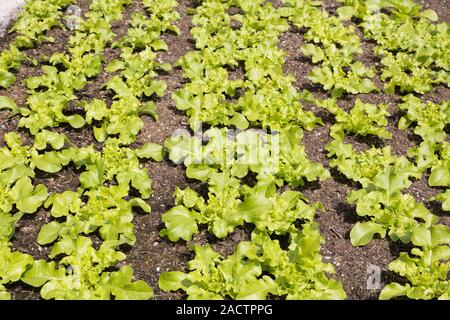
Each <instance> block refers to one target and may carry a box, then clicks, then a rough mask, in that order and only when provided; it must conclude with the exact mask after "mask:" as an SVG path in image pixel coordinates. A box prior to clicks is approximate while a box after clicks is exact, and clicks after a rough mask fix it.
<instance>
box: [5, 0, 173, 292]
mask: <svg viewBox="0 0 450 320" xmlns="http://www.w3.org/2000/svg"><path fill="white" fill-rule="evenodd" d="M130 3H131V1H129V0H117V1H114V2H113V3H111V2H108V3H106V2H104V1H98V0H94V1H93V2H92V4H91V6H90V12H89V13H88V14H87V15H86V16H87V17H88V19H87V20H86V21H82V22H81V25H80V29H79V30H78V31H77V32H76V34H75V35H74V36H73V37H71V39H70V41H69V43H71V44H72V45H69V52H70V55H66V54H55V55H54V59H52V61H53V63H55V65H56V66H60V65H61V64H63V65H64V71H59V70H58V69H56V67H53V66H45V67H43V69H44V74H43V76H41V77H36V78H29V79H27V80H26V82H27V83H28V85H29V88H30V87H31V88H30V98H29V101H30V99H32V98H33V97H35V96H39V95H40V93H41V92H44V93H46V94H48V95H49V96H50V97H60V98H61V97H63V98H61V100H65V101H62V102H61V101H60V102H61V103H60V104H59V107H58V110H57V111H56V112H55V110H54V109H53V110H49V109H48V108H45V109H44V108H39V109H36V108H34V109H33V108H28V110H30V109H31V110H33V111H35V112H32V113H30V114H31V115H32V116H33V117H34V118H33V120H32V121H30V118H29V116H30V114H28V113H25V112H23V110H24V109H25V108H23V107H22V108H19V107H17V106H16V105H15V103H14V101H12V100H11V99H10V98H7V97H2V98H1V100H0V107H1V108H8V109H11V110H12V111H13V114H19V115H20V116H21V119H20V121H19V126H20V125H21V124H22V126H25V127H27V128H28V129H29V130H30V133H32V134H33V135H34V144H33V145H32V146H26V145H23V143H22V141H21V140H20V136H19V135H18V134H17V133H9V134H7V135H5V141H6V143H7V146H6V147H5V148H3V149H2V153H3V154H4V155H5V158H4V159H6V161H4V162H2V167H1V168H2V170H3V171H4V172H3V171H2V174H3V173H4V176H5V181H4V182H3V180H2V183H3V184H4V185H5V189H4V190H7V191H8V190H9V192H8V193H7V196H8V197H5V199H6V200H8V199H9V202H6V204H5V206H2V217H3V216H4V218H3V219H2V220H4V221H2V224H1V226H2V231H3V230H5V231H4V234H5V235H4V238H2V240H3V242H2V250H5V252H6V251H7V252H8V254H9V256H7V255H5V256H2V258H3V259H2V261H1V262H2V271H3V270H5V272H4V273H2V274H1V275H0V279H2V282H1V284H8V283H11V282H14V281H18V280H19V279H20V280H21V281H23V282H25V283H27V284H29V285H31V286H34V287H42V288H41V296H42V297H43V298H45V299H52V298H55V299H109V298H111V297H112V296H114V298H115V299H149V298H151V297H152V295H153V290H152V289H151V288H150V287H149V286H148V285H147V284H146V283H145V282H144V281H141V280H138V281H134V277H133V271H132V269H131V268H130V267H129V266H122V267H117V263H118V262H119V261H123V260H125V258H126V257H125V254H124V253H123V252H121V251H120V246H121V245H124V244H127V245H133V244H134V243H135V241H136V237H135V235H134V226H133V224H132V220H133V208H134V207H139V208H141V209H142V210H143V211H144V212H150V210H151V208H150V206H149V205H148V204H147V202H146V201H145V200H146V199H148V198H149V197H150V195H151V179H150V177H149V175H148V172H147V171H146V170H145V169H143V168H142V165H141V161H140V160H141V159H153V160H156V161H159V160H161V159H162V156H163V150H162V147H161V146H158V145H155V144H152V143H147V144H144V145H143V146H141V147H139V148H131V147H129V146H128V145H130V144H131V143H132V142H134V141H135V140H136V135H137V134H138V132H139V130H140V129H141V128H142V124H141V123H142V121H141V119H140V118H139V115H141V114H142V113H145V112H146V111H148V112H149V113H151V114H153V115H155V110H156V107H155V105H154V104H153V103H152V102H141V101H140V99H141V98H142V95H143V91H145V94H146V96H148V97H150V96H152V95H153V93H155V92H157V93H158V94H159V95H162V94H163V92H164V91H165V84H164V83H162V82H161V81H159V80H154V78H155V77H156V76H157V73H156V71H155V70H158V68H163V69H168V66H167V65H163V66H162V67H161V65H160V64H158V63H156V62H155V60H156V57H157V55H156V50H161V49H165V48H166V46H165V43H164V42H163V41H162V40H160V36H161V34H162V33H163V32H165V31H166V30H173V31H176V30H177V29H176V27H174V26H173V23H174V22H175V21H176V20H177V19H178V14H177V13H176V11H175V8H176V6H177V5H178V4H177V2H176V1H172V2H170V4H169V3H168V2H167V1H163V0H152V1H148V0H145V1H144V2H143V4H144V6H145V7H146V8H147V10H148V14H149V15H150V18H147V17H146V15H144V14H137V13H136V14H134V16H133V18H132V20H133V22H132V26H131V28H130V29H129V30H128V33H127V35H126V36H124V37H122V38H121V39H120V40H119V41H118V42H117V43H115V44H113V46H118V47H119V48H120V50H121V52H122V55H121V57H122V59H123V60H120V59H119V60H114V61H112V62H111V63H110V64H109V65H108V66H107V67H106V69H107V70H108V71H109V72H116V71H119V70H120V73H118V74H117V75H116V76H114V77H113V78H112V79H111V81H110V82H108V83H105V87H107V88H108V89H111V90H112V91H113V92H114V93H115V94H117V97H116V99H117V100H116V99H115V101H114V102H113V104H112V105H110V106H107V105H106V104H105V103H104V102H103V101H101V100H94V101H92V102H79V103H78V105H79V109H81V110H82V111H81V112H79V113H81V114H76V115H73V118H69V117H71V116H65V115H64V113H63V111H64V110H65V108H66V107H67V106H68V101H69V100H70V101H73V100H74V99H76V96H75V94H74V93H75V92H76V90H80V89H82V88H83V87H84V86H85V85H86V83H87V82H88V81H90V80H91V79H92V78H93V77H95V76H96V75H98V74H99V73H100V72H101V70H102V54H103V50H104V49H105V48H106V46H108V44H109V43H111V41H112V40H113V39H114V36H115V35H114V33H113V32H112V31H111V23H112V22H114V21H118V20H120V19H122V14H123V11H124V10H125V6H127V5H129V4H130ZM171 12H172V14H170V13H171ZM142 34H146V35H147V38H146V39H145V42H143V43H142V42H141V43H140V44H139V45H136V43H138V42H139V41H140V40H142V38H141V35H142ZM136 64H139V67H140V72H141V73H136V69H137V65H136ZM143 65H145V66H148V68H147V69H145V68H142V66H143ZM112 69H114V70H112ZM42 87H45V88H46V89H47V91H42ZM125 101H128V103H125ZM53 103H55V101H53ZM52 106H54V104H53V105H52ZM63 117H66V118H63ZM73 119H77V120H73ZM44 120H47V122H45V121H44ZM71 121H72V122H71ZM73 121H75V122H76V124H75V125H74V122H73ZM92 121H95V126H94V129H93V130H94V132H93V134H94V136H95V138H96V139H97V140H98V141H99V142H103V144H102V146H101V148H100V150H96V148H95V147H94V146H93V145H91V146H88V147H83V148H79V147H75V146H72V143H71V142H70V141H69V139H68V138H67V137H66V136H65V135H63V134H60V133H57V132H52V131H48V130H46V129H44V128H47V127H58V126H60V124H61V123H65V122H69V124H70V125H71V126H72V127H74V128H81V127H83V126H84V125H85V123H88V124H93V123H92ZM127 121H131V122H132V123H129V122H127ZM97 125H98V126H97ZM109 135H110V136H111V137H109ZM50 147H51V148H50ZM97 149H98V148H97ZM69 166H70V167H72V168H76V169H77V170H79V171H80V175H79V186H78V188H77V190H68V191H65V192H63V193H52V194H48V192H47V189H46V187H45V186H44V185H38V186H36V187H34V186H33V184H32V180H31V179H32V178H33V177H34V176H35V174H36V173H35V170H36V169H38V170H40V171H44V172H48V173H57V172H59V171H61V170H62V169H63V168H66V167H69ZM132 189H135V190H137V192H138V193H139V196H138V197H132V196H131V192H132ZM22 194H23V197H24V198H22ZM23 202H25V203H30V205H29V206H28V207H27V206H25V207H24V206H23V204H22V203H23ZM41 207H44V208H45V209H47V211H48V212H49V214H50V216H51V217H52V218H53V219H52V221H51V222H49V223H47V224H45V225H44V226H43V227H42V229H41V230H40V232H39V235H38V239H37V241H38V243H39V244H40V245H50V244H51V245H52V247H51V250H50V254H49V258H50V261H46V260H37V261H33V259H32V257H31V256H29V255H24V254H21V253H18V252H13V251H11V244H10V243H9V242H8V241H9V240H10V239H11V237H12V236H13V235H14V226H15V223H16V222H17V220H18V219H19V218H20V217H21V216H22V215H23V214H24V213H33V212H36V210H38V209H39V208H41ZM16 211H17V212H16ZM15 212H16V213H15ZM13 213H14V214H13ZM3 222H4V223H3ZM91 235H95V237H98V238H99V240H101V241H100V243H99V242H98V241H97V242H93V240H92V239H91V237H90V236H91ZM3 266H4V268H3ZM11 268H15V270H16V273H11V272H9V271H10V270H11ZM9 274H11V275H12V276H9ZM2 289H3V291H2V294H3V296H2V297H3V298H9V297H10V296H9V294H8V293H7V292H6V291H4V289H5V287H4V286H2Z"/></svg>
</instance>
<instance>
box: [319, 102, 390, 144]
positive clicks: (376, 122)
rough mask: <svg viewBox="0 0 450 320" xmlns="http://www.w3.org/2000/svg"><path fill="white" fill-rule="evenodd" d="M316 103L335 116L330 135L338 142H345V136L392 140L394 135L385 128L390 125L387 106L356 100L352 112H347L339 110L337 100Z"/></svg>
mask: <svg viewBox="0 0 450 320" xmlns="http://www.w3.org/2000/svg"><path fill="white" fill-rule="evenodd" d="M316 103H317V105H319V106H320V107H322V108H325V109H326V110H328V111H329V112H331V113H332V114H333V115H334V116H335V119H336V123H335V124H334V125H333V127H332V128H331V132H330V135H331V137H333V138H334V139H336V140H343V139H344V136H345V134H355V135H360V136H367V135H375V136H378V137H381V138H386V139H391V138H392V133H390V132H389V131H387V130H386V129H385V128H384V127H386V126H387V124H388V121H387V119H386V116H389V115H390V114H389V112H388V111H387V108H388V106H387V105H385V104H380V105H379V106H375V105H373V104H370V103H363V102H362V101H361V100H359V99H356V102H355V105H354V106H353V108H352V109H351V110H350V112H345V111H344V110H342V109H341V108H339V106H338V105H337V103H336V99H328V100H317V102H316Z"/></svg>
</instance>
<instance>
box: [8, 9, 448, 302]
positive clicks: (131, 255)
mask: <svg viewBox="0 0 450 320" xmlns="http://www.w3.org/2000/svg"><path fill="white" fill-rule="evenodd" d="M272 2H274V3H275V4H276V5H281V1H279V0H273V1H272ZM419 2H421V3H424V4H425V6H426V7H427V8H432V9H435V10H436V11H437V12H438V13H439V17H440V20H442V21H447V22H449V21H450V4H449V3H448V1H447V0H440V1H439V0H432V1H419ZM179 3H180V6H179V8H178V11H179V13H180V14H181V19H180V20H179V22H178V23H177V25H178V27H179V28H180V30H181V35H180V36H176V35H174V34H165V35H164V36H163V38H164V40H166V42H167V44H168V46H169V50H168V51H167V52H162V53H160V55H159V58H158V59H159V60H161V61H163V62H168V63H170V64H171V65H172V67H173V70H172V71H170V72H168V73H166V74H161V75H160V79H163V80H165V81H166V83H167V87H168V89H167V92H166V94H165V95H164V97H162V98H160V99H156V100H155V101H156V103H157V110H158V115H159V120H158V121H154V120H153V119H152V118H150V117H144V123H145V126H144V128H143V129H142V130H141V133H140V134H139V137H138V141H137V145H142V144H144V143H147V142H155V143H160V144H162V143H164V141H165V140H166V139H167V138H168V137H170V136H171V134H172V133H173V131H174V130H176V129H180V128H187V118H186V116H184V115H183V113H181V112H179V111H178V110H176V108H175V107H174V105H173V102H172V101H171V94H172V92H174V91H175V90H177V89H178V88H180V87H181V86H182V85H183V81H184V79H183V77H182V73H181V70H180V69H179V68H177V67H176V62H177V60H178V59H179V58H180V57H181V56H183V55H184V54H185V53H186V52H188V51H190V50H195V48H194V45H193V42H192V40H191V36H190V33H189V29H190V28H191V26H192V25H191V17H190V16H188V15H187V14H186V9H187V8H188V7H189V6H192V3H191V1H190V0H179ZM325 3H326V7H327V9H328V10H329V11H330V12H334V11H335V8H336V6H337V3H336V1H334V0H327V1H325ZM78 4H79V5H80V6H81V7H82V9H83V12H84V13H85V12H86V11H87V10H88V6H89V1H88V0H79V1H78ZM142 10H143V8H142V6H141V5H140V1H138V0H135V1H134V3H133V5H131V6H130V7H129V8H127V10H126V12H125V14H124V17H123V20H122V21H120V22H117V23H116V24H115V25H114V28H113V30H114V32H116V34H117V35H118V37H119V36H122V35H124V34H125V33H126V30H127V28H128V26H129V22H130V16H131V14H132V13H133V12H134V11H142ZM50 33H51V34H52V35H53V36H54V37H55V39H56V41H55V43H54V44H44V45H41V46H39V47H37V48H36V49H32V50H29V51H27V53H28V54H29V55H30V56H32V57H33V58H35V59H37V60H38V62H39V63H40V64H42V63H46V61H47V58H48V57H49V56H50V55H51V54H52V53H54V52H63V51H64V50H65V47H66V44H67V40H68V37H69V35H70V31H68V30H58V29H55V30H52V31H51V32H50ZM14 36H15V35H14V34H10V35H7V36H5V37H4V38H3V39H2V38H0V50H2V49H3V48H5V47H6V46H7V44H8V43H9V42H10V41H11V40H12V39H13V38H14ZM362 43H363V48H364V54H362V55H361V56H360V57H358V58H359V59H360V60H361V61H362V62H363V63H365V64H366V65H373V64H377V63H378V58H377V57H375V56H374V55H373V53H372V50H371V49H372V47H371V46H373V45H372V44H371V43H368V42H366V41H363V42H362ZM302 44H303V36H302V34H301V33H300V32H299V31H298V30H296V29H295V28H293V27H291V28H290V30H289V31H288V32H286V33H284V34H283V35H282V36H281V38H280V42H279V47H280V48H281V49H283V50H284V51H285V52H286V65H285V72H286V73H287V74H291V75H293V76H294V78H295V80H296V83H295V86H296V88H297V89H298V90H299V91H301V90H303V89H308V90H310V91H312V92H313V93H314V94H315V95H316V96H317V97H321V98H326V96H327V95H326V92H323V91H322V90H321V89H320V88H318V87H317V86H315V85H313V84H312V83H311V81H309V79H308V78H307V75H308V73H309V72H310V71H311V70H312V68H313V65H312V64H311V62H310V61H309V59H308V58H306V57H304V56H302V54H301V51H300V50H299V47H300V46H301V45H302ZM117 55H118V51H117V50H114V49H111V48H107V49H106V50H105V61H104V65H106V64H107V63H108V62H109V61H111V60H112V59H114V58H116V57H117ZM39 72H40V68H39V67H34V66H32V65H31V64H28V63H25V64H24V65H23V66H22V67H21V68H20V70H18V71H17V72H16V75H17V79H18V81H17V82H16V83H15V84H14V85H13V86H12V87H11V88H9V89H8V90H0V95H7V96H10V97H11V98H13V99H14V100H15V101H16V102H18V103H19V104H24V103H25V101H26V99H27V93H26V89H25V88H24V86H23V85H22V84H21V81H22V80H23V79H25V78H27V77H29V76H34V75H38V74H39ZM232 76H236V77H240V76H242V75H241V74H238V75H232ZM109 77H110V75H109V74H108V73H107V72H106V71H105V72H102V73H101V74H100V75H98V77H96V78H95V79H93V80H92V81H91V82H90V83H89V84H88V85H87V86H86V88H85V89H84V90H82V91H81V92H79V93H77V95H78V97H79V98H80V100H81V101H89V100H91V99H94V98H99V99H105V100H106V101H108V102H110V101H111V94H110V92H108V91H107V90H104V89H103V84H104V83H105V82H106V81H107V79H109ZM376 84H377V85H378V86H379V87H380V88H381V87H382V84H381V82H380V81H379V79H378V80H376ZM356 98H360V99H361V100H363V101H364V102H369V103H374V104H379V103H385V104H388V105H389V106H390V112H391V117H390V118H389V125H388V130H390V131H391V132H392V133H393V135H394V138H393V139H392V140H379V139H359V138H354V137H349V138H348V139H349V142H351V143H352V144H353V145H354V146H355V148H357V149H358V150H362V149H366V148H368V147H370V145H372V144H373V145H376V146H382V145H391V146H392V148H393V151H394V153H395V154H396V155H406V153H407V150H408V148H410V147H411V146H413V145H415V144H416V143H417V137H415V136H414V135H413V134H412V132H411V131H405V132H403V131H400V130H398V129H397V122H398V119H399V117H400V116H401V114H399V113H398V112H397V111H396V109H395V105H396V104H397V103H398V102H399V97H397V96H392V95H387V94H384V93H379V94H367V95H358V96H357V97H354V96H348V97H344V98H343V99H340V101H339V105H340V106H341V107H342V108H344V109H345V110H348V109H350V108H351V106H352V105H353V104H354V102H355V99H356ZM449 98H450V90H449V89H448V88H446V87H443V86H440V87H436V88H435V90H434V91H433V92H432V93H430V94H427V95H425V99H428V100H430V101H433V102H436V103H437V102H440V101H444V100H448V99H449ZM305 109H307V110H310V111H312V112H313V113H314V114H315V115H316V116H319V117H321V118H322V119H323V121H324V125H323V126H317V127H316V129H315V130H314V131H312V132H305V134H304V138H303V144H304V145H305V148H306V151H307V153H308V156H309V158H310V159H312V160H314V161H317V162H319V163H321V164H323V165H324V166H325V167H326V168H328V169H329V170H331V172H332V176H333V178H331V179H329V180H327V181H324V182H320V183H310V184H307V185H306V186H304V187H301V188H299V190H300V191H302V192H303V193H304V194H305V195H306V197H307V198H308V199H310V200H311V202H317V201H320V202H322V203H323V204H324V207H325V209H324V210H321V211H319V212H318V214H317V221H318V223H319V226H320V230H321V232H322V235H323V237H324V238H325V240H326V242H325V244H324V245H323V247H322V254H323V257H324V259H325V260H326V261H329V262H331V263H333V264H334V266H335V267H336V271H337V272H336V275H335V278H336V279H338V280H340V281H341V282H342V283H343V285H344V288H345V290H346V292H347V294H348V297H349V298H350V299H376V298H377V297H378V294H379V291H380V290H373V289H371V290H369V289H367V280H368V276H369V275H370V274H369V273H368V268H369V267H371V266H376V267H379V268H380V269H381V271H382V278H381V280H382V283H381V287H383V285H384V284H386V283H389V282H391V281H394V280H395V281H402V279H399V277H398V276H396V275H395V274H393V273H391V272H389V271H388V269H387V265H388V264H389V262H390V261H392V260H394V259H395V258H396V257H398V254H399V252H401V251H404V250H408V248H407V247H405V246H401V245H398V244H394V243H392V241H389V240H385V239H375V240H374V241H372V242H371V243H370V244H369V245H367V246H364V247H353V246H352V245H351V243H350V240H349V232H350V230H351V228H352V226H353V225H354V224H355V223H356V222H357V221H359V217H358V216H357V214H356V212H355V208H354V207H353V206H350V205H348V204H347V202H346V197H347V195H348V193H349V192H350V191H351V190H354V189H357V188H358V185H357V184H356V183H353V182H351V181H349V180H347V179H346V178H345V177H343V176H342V175H340V174H339V173H338V172H336V171H335V170H333V169H331V168H330V167H329V161H328V159H327V157H326V151H325V150H324V147H325V145H326V144H327V143H328V142H330V137H329V130H330V127H331V125H332V121H333V117H332V116H331V115H330V114H329V113H328V112H326V111H324V110H322V109H320V108H318V107H316V106H312V105H305ZM17 122H18V120H17V118H12V119H11V118H9V113H8V112H7V111H0V147H2V146H3V145H4V144H3V141H2V140H3V135H4V134H5V133H7V132H9V131H15V130H16V128H17ZM61 132H64V133H66V134H67V135H68V136H69V138H70V140H71V141H72V142H73V143H74V144H75V145H77V146H86V145H89V144H92V143H94V139H93V137H92V132H91V130H88V129H86V130H81V131H80V130H71V129H68V128H64V129H62V131H61ZM21 134H22V135H23V136H24V138H25V140H26V141H29V142H30V139H31V137H30V136H29V135H27V134H26V133H25V131H22V130H21ZM144 166H145V167H146V168H147V169H148V171H149V172H150V175H151V177H152V180H153V195H152V197H151V199H150V200H149V203H150V205H151V207H152V213H150V214H146V215H141V214H136V215H135V220H134V224H135V226H136V227H135V228H136V229H135V231H136V236H137V243H136V245H135V246H133V247H132V248H131V249H130V250H129V251H128V252H127V260H126V261H125V263H127V264H130V265H131V266H132V267H133V269H134V270H135V276H136V279H141V280H144V281H146V282H147V283H149V285H150V286H152V287H153V288H154V290H155V299H180V298H184V297H185V296H184V294H183V293H180V292H176V293H167V292H162V291H160V290H159V289H158V277H159V274H160V273H161V272H163V271H170V270H186V266H187V262H188V261H189V259H190V258H192V255H191V252H190V250H189V248H188V247H189V245H190V244H205V243H211V244H212V245H213V246H214V248H215V249H216V250H218V251H219V252H221V253H222V254H224V255H226V254H230V253H231V252H232V251H233V249H234V247H235V245H236V244H237V243H239V242H240V241H242V240H245V239H248V235H249V231H248V230H246V229H245V228H243V229H238V230H236V231H235V232H234V233H233V234H231V235H230V236H228V237H227V238H226V239H224V240H222V241H218V240H217V239H214V238H213V237H211V236H210V235H207V233H206V232H205V231H204V230H203V231H202V232H201V233H200V234H199V235H198V236H196V237H195V239H194V240H192V241H191V242H190V243H185V242H180V243H175V244H174V243H171V242H170V241H168V240H167V239H162V238H161V237H159V234H158V232H159V230H160V228H161V227H162V222H161V215H162V214H163V213H164V212H165V211H166V210H168V209H169V208H170V207H171V206H172V205H173V199H172V194H173V192H174V191H175V189H176V188H177V187H179V188H185V187H187V186H190V187H191V188H193V189H196V190H199V189H201V188H203V187H204V186H203V185H202V184H199V183H196V182H193V181H190V180H188V179H186V177H185V173H184V170H183V168H182V167H180V166H175V165H173V164H172V163H171V162H170V161H169V160H168V159H165V160H163V161H161V162H159V163H151V162H146V163H144ZM426 179H427V177H424V178H423V179H421V180H420V181H416V182H414V183H413V184H412V186H411V187H410V188H409V189H408V190H406V192H408V193H410V194H412V195H413V196H414V197H415V198H416V199H417V200H418V201H424V203H425V204H426V206H427V207H428V208H429V209H430V210H431V211H432V212H433V213H435V214H437V215H438V216H439V217H440V219H441V222H442V223H445V224H447V225H449V226H450V217H449V215H448V213H447V214H446V213H444V212H442V210H441V208H440V204H439V203H436V202H433V201H430V198H431V197H432V196H434V195H435V194H437V193H439V192H440V190H439V189H436V188H430V187H428V185H427V182H426ZM37 182H38V183H44V184H45V185H46V186H47V188H48V189H49V190H50V191H51V192H61V191H62V190H67V189H72V190H73V189H76V187H77V184H78V181H77V176H76V174H75V173H74V172H72V171H71V170H65V171H62V172H60V173H59V174H58V175H56V176H54V175H53V176H45V175H41V176H39V177H38V179H37ZM48 221H49V218H48V216H47V215H46V213H45V212H44V211H42V210H41V211H40V212H39V213H38V214H36V215H34V216H29V217H25V218H24V219H22V220H21V221H20V222H19V224H18V228H17V232H16V234H15V236H14V238H13V241H12V242H13V246H14V248H15V249H17V250H20V251H22V252H26V253H29V254H31V255H32V256H34V257H35V258H36V259H39V258H45V257H46V255H47V254H48V251H49V248H47V247H41V246H39V245H37V244H36V238H37V234H38V232H39V230H40V228H41V226H42V225H43V224H44V223H46V222H48ZM9 289H10V291H11V292H12V295H13V298H14V299H38V298H39V293H38V291H37V290H35V289H32V288H30V287H28V286H26V285H23V284H16V285H13V286H9Z"/></svg>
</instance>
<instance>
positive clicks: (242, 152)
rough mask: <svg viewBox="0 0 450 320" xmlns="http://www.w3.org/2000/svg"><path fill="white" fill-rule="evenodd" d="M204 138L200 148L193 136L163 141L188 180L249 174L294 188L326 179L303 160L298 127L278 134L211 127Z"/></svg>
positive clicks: (319, 168) (316, 167) (320, 170)
mask: <svg viewBox="0 0 450 320" xmlns="http://www.w3.org/2000/svg"><path fill="white" fill-rule="evenodd" d="M234 135H235V136H234ZM205 137H208V142H207V143H206V145H204V146H202V139H201V137H197V136H193V137H186V136H184V135H178V136H176V137H172V138H170V139H169V140H167V141H166V147H167V148H168V150H169V158H170V159H171V160H172V161H173V162H175V163H180V162H183V163H184V165H185V166H186V167H187V175H188V177H189V178H194V179H198V180H201V181H204V180H205V179H204V178H206V177H208V175H209V174H210V173H212V172H216V171H217V170H220V171H229V172H230V174H231V175H232V176H234V177H237V178H243V177H245V176H246V175H247V174H248V173H249V171H251V172H254V173H257V174H258V176H257V179H258V180H266V181H274V182H276V183H277V184H280V183H282V181H286V182H287V183H289V184H290V185H291V186H293V187H297V186H299V185H304V183H305V180H306V181H315V180H317V179H320V180H325V179H327V178H329V176H330V174H329V172H328V171H327V170H326V169H325V168H323V167H322V166H321V165H320V164H318V163H314V162H312V161H311V160H309V159H307V156H306V152H305V149H304V147H303V146H302V145H300V144H299V142H300V141H301V138H302V131H301V129H299V128H291V129H289V130H286V131H282V132H280V133H279V134H278V133H276V134H267V133H261V132H258V131H256V130H246V131H242V132H238V131H237V132H235V131H233V130H230V129H217V128H212V129H209V130H207V131H206V132H205Z"/></svg>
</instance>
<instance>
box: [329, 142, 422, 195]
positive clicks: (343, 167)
mask: <svg viewBox="0 0 450 320" xmlns="http://www.w3.org/2000/svg"><path fill="white" fill-rule="evenodd" d="M325 148H326V150H327V151H328V156H329V157H334V158H333V159H331V161H330V165H331V166H332V167H335V168H337V169H338V170H339V171H340V172H341V173H342V174H344V175H345V176H346V177H347V178H348V179H351V180H353V181H357V182H359V183H361V185H362V186H363V187H367V186H368V185H369V184H370V183H371V182H372V181H373V180H374V178H375V176H376V175H377V174H379V173H380V172H381V171H383V170H384V169H385V168H387V167H389V166H390V165H393V166H394V167H395V168H396V169H397V170H399V171H400V172H403V173H405V174H406V175H407V176H409V177H414V178H417V179H419V178H420V177H421V172H420V170H419V169H417V168H416V167H415V166H414V165H413V164H412V163H410V162H409V161H408V160H407V159H406V158H405V157H395V156H393V155H392V151H391V147H390V146H387V147H384V148H383V149H378V148H375V147H372V148H370V149H368V150H366V151H363V152H356V151H355V150H354V149H353V147H352V145H351V144H345V143H344V142H342V141H340V140H334V141H332V142H330V143H329V144H328V145H327V146H326V147H325Z"/></svg>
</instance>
